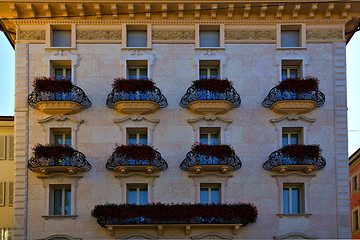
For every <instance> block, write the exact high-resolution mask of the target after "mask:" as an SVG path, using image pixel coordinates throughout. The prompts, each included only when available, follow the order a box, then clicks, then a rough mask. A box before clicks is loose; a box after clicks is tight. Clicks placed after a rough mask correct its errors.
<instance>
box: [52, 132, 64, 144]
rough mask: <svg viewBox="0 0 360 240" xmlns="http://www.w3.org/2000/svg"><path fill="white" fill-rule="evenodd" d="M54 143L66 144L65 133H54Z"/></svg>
mask: <svg viewBox="0 0 360 240" xmlns="http://www.w3.org/2000/svg"><path fill="white" fill-rule="evenodd" d="M54 143H55V144H64V141H63V135H62V134H61V133H54Z"/></svg>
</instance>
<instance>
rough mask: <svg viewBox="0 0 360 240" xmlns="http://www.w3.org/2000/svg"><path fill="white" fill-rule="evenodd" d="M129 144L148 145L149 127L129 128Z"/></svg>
mask: <svg viewBox="0 0 360 240" xmlns="http://www.w3.org/2000/svg"><path fill="white" fill-rule="evenodd" d="M126 131H127V144H138V145H147V144H148V138H147V129H146V128H127V129H126Z"/></svg>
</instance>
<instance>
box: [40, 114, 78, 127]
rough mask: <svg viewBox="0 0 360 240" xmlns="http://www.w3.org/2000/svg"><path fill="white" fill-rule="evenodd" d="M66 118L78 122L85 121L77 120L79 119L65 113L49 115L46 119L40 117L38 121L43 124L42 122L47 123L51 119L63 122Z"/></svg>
mask: <svg viewBox="0 0 360 240" xmlns="http://www.w3.org/2000/svg"><path fill="white" fill-rule="evenodd" d="M66 120H70V121H72V122H74V123H76V124H79V125H80V124H82V123H84V120H77V119H74V118H72V117H69V116H65V115H60V116H58V115H55V116H50V117H47V118H44V119H39V120H38V123H40V124H42V123H46V122H49V121H61V122H64V121H66Z"/></svg>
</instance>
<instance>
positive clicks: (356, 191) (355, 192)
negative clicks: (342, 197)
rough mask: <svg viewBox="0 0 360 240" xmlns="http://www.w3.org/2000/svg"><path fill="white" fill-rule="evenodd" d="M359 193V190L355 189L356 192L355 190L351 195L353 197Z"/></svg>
mask: <svg viewBox="0 0 360 240" xmlns="http://www.w3.org/2000/svg"><path fill="white" fill-rule="evenodd" d="M358 192H359V189H355V190H353V191H352V192H351V194H350V195H351V196H352V195H354V194H357V193H358Z"/></svg>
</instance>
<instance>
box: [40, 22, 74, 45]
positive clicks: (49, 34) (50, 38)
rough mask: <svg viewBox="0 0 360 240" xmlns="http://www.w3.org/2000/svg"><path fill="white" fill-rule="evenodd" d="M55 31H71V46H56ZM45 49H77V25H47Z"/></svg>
mask: <svg viewBox="0 0 360 240" xmlns="http://www.w3.org/2000/svg"><path fill="white" fill-rule="evenodd" d="M54 31H70V46H54ZM45 49H76V24H47V25H46V40H45Z"/></svg>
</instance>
